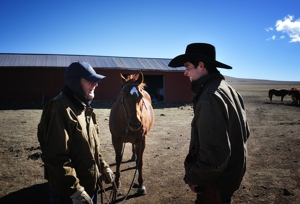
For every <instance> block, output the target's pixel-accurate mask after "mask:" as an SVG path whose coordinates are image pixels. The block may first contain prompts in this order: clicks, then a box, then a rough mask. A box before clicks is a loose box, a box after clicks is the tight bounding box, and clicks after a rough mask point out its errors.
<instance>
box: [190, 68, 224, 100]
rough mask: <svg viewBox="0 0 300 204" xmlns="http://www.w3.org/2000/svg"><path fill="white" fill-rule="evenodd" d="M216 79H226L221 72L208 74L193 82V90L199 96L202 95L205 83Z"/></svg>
mask: <svg viewBox="0 0 300 204" xmlns="http://www.w3.org/2000/svg"><path fill="white" fill-rule="evenodd" d="M214 79H225V78H224V76H223V75H222V74H220V73H212V74H207V75H205V76H203V77H200V78H199V79H197V80H196V81H193V82H192V83H191V86H192V87H191V90H192V92H193V93H194V94H195V95H197V96H199V95H201V93H202V91H203V88H204V87H205V85H206V84H208V83H209V82H211V81H213V80H214Z"/></svg>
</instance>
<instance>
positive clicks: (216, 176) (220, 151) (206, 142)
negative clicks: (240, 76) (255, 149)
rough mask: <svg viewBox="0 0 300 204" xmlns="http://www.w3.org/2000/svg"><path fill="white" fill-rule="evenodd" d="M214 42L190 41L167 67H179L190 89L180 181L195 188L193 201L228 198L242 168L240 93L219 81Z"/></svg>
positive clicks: (212, 203)
mask: <svg viewBox="0 0 300 204" xmlns="http://www.w3.org/2000/svg"><path fill="white" fill-rule="evenodd" d="M215 58H216V51H215V47H214V46H213V45H211V44H207V43H192V44H189V45H188V46H187V47H186V51H185V54H182V55H178V56H177V57H175V58H174V59H172V60H171V61H170V63H169V66H170V67H174V68H176V67H185V71H184V75H185V76H187V77H188V78H189V80H190V81H191V89H192V91H193V92H194V94H195V95H194V98H193V108H194V118H193V121H192V127H191V141H190V147H189V153H188V155H187V157H186V159H185V161H184V166H185V176H184V181H185V183H187V184H188V185H189V187H190V189H191V190H192V191H193V192H194V193H197V200H196V201H195V203H196V204H200V203H201V204H221V203H230V202H231V197H232V195H233V193H234V192H235V191H236V190H237V189H238V188H239V186H240V184H241V181H242V179H243V176H244V173H245V171H246V157H247V148H246V142H247V139H248V137H249V127H248V122H247V118H246V112H245V107H244V102H243V99H242V97H241V96H240V94H239V93H238V92H237V91H236V90H235V89H233V88H232V87H231V86H230V85H229V84H227V83H226V82H225V78H224V76H223V75H221V74H220V72H219V71H218V70H217V67H220V68H225V69H231V66H229V65H227V64H224V63H221V62H219V61H217V60H216V59H215Z"/></svg>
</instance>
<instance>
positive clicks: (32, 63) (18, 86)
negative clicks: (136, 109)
mask: <svg viewBox="0 0 300 204" xmlns="http://www.w3.org/2000/svg"><path fill="white" fill-rule="evenodd" d="M75 61H85V62H88V63H89V64H91V66H92V67H94V69H95V71H96V72H97V73H99V74H101V75H104V76H106V78H105V79H103V80H102V81H101V82H100V83H99V86H98V88H97V89H96V90H95V98H94V100H96V101H97V100H99V101H113V100H115V99H116V97H117V95H118V93H119V92H120V91H121V80H120V73H122V74H124V75H127V74H136V73H139V72H142V73H143V74H144V79H145V83H146V84H147V87H146V88H145V89H146V91H148V92H149V94H150V95H151V96H152V99H155V98H156V92H157V90H158V89H162V90H163V93H164V97H163V99H162V101H161V102H163V103H167V104H170V103H190V102H191V101H192V96H193V93H192V92H191V91H190V82H189V79H188V78H187V77H185V76H184V75H183V71H184V67H181V68H177V69H174V68H170V67H168V63H169V62H170V59H160V58H135V57H109V56H90V55H56V54H4V53H2V54H1V53H0V85H1V97H0V103H28V102H33V103H44V102H47V101H48V100H50V99H52V98H53V97H54V96H56V95H57V94H58V93H59V92H60V91H61V89H62V87H63V86H64V81H63V74H64V72H65V69H66V67H68V66H69V64H71V63H72V62H75Z"/></svg>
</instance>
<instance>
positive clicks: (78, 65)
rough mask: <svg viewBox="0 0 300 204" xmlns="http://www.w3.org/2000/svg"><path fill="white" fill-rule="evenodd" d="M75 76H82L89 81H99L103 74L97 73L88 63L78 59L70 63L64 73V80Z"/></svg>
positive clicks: (75, 77)
mask: <svg viewBox="0 0 300 204" xmlns="http://www.w3.org/2000/svg"><path fill="white" fill-rule="evenodd" d="M77 78H84V79H85V80H87V81H90V82H100V81H101V80H102V79H103V78H105V76H103V75H100V74H97V73H96V71H95V70H94V69H93V67H92V66H91V65H90V64H89V63H87V62H80V61H78V62H73V63H71V64H70V65H69V67H67V69H66V71H65V75H64V79H65V81H66V80H70V79H71V80H72V79H77Z"/></svg>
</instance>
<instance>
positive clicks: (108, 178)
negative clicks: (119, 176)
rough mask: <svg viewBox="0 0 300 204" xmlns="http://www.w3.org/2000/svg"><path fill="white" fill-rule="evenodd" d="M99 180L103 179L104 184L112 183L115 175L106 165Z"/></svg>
mask: <svg viewBox="0 0 300 204" xmlns="http://www.w3.org/2000/svg"><path fill="white" fill-rule="evenodd" d="M100 180H101V181H104V182H105V183H106V184H109V183H112V182H114V181H115V175H114V172H112V170H111V169H110V168H109V167H107V168H104V169H103V170H102V175H101V176H100Z"/></svg>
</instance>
